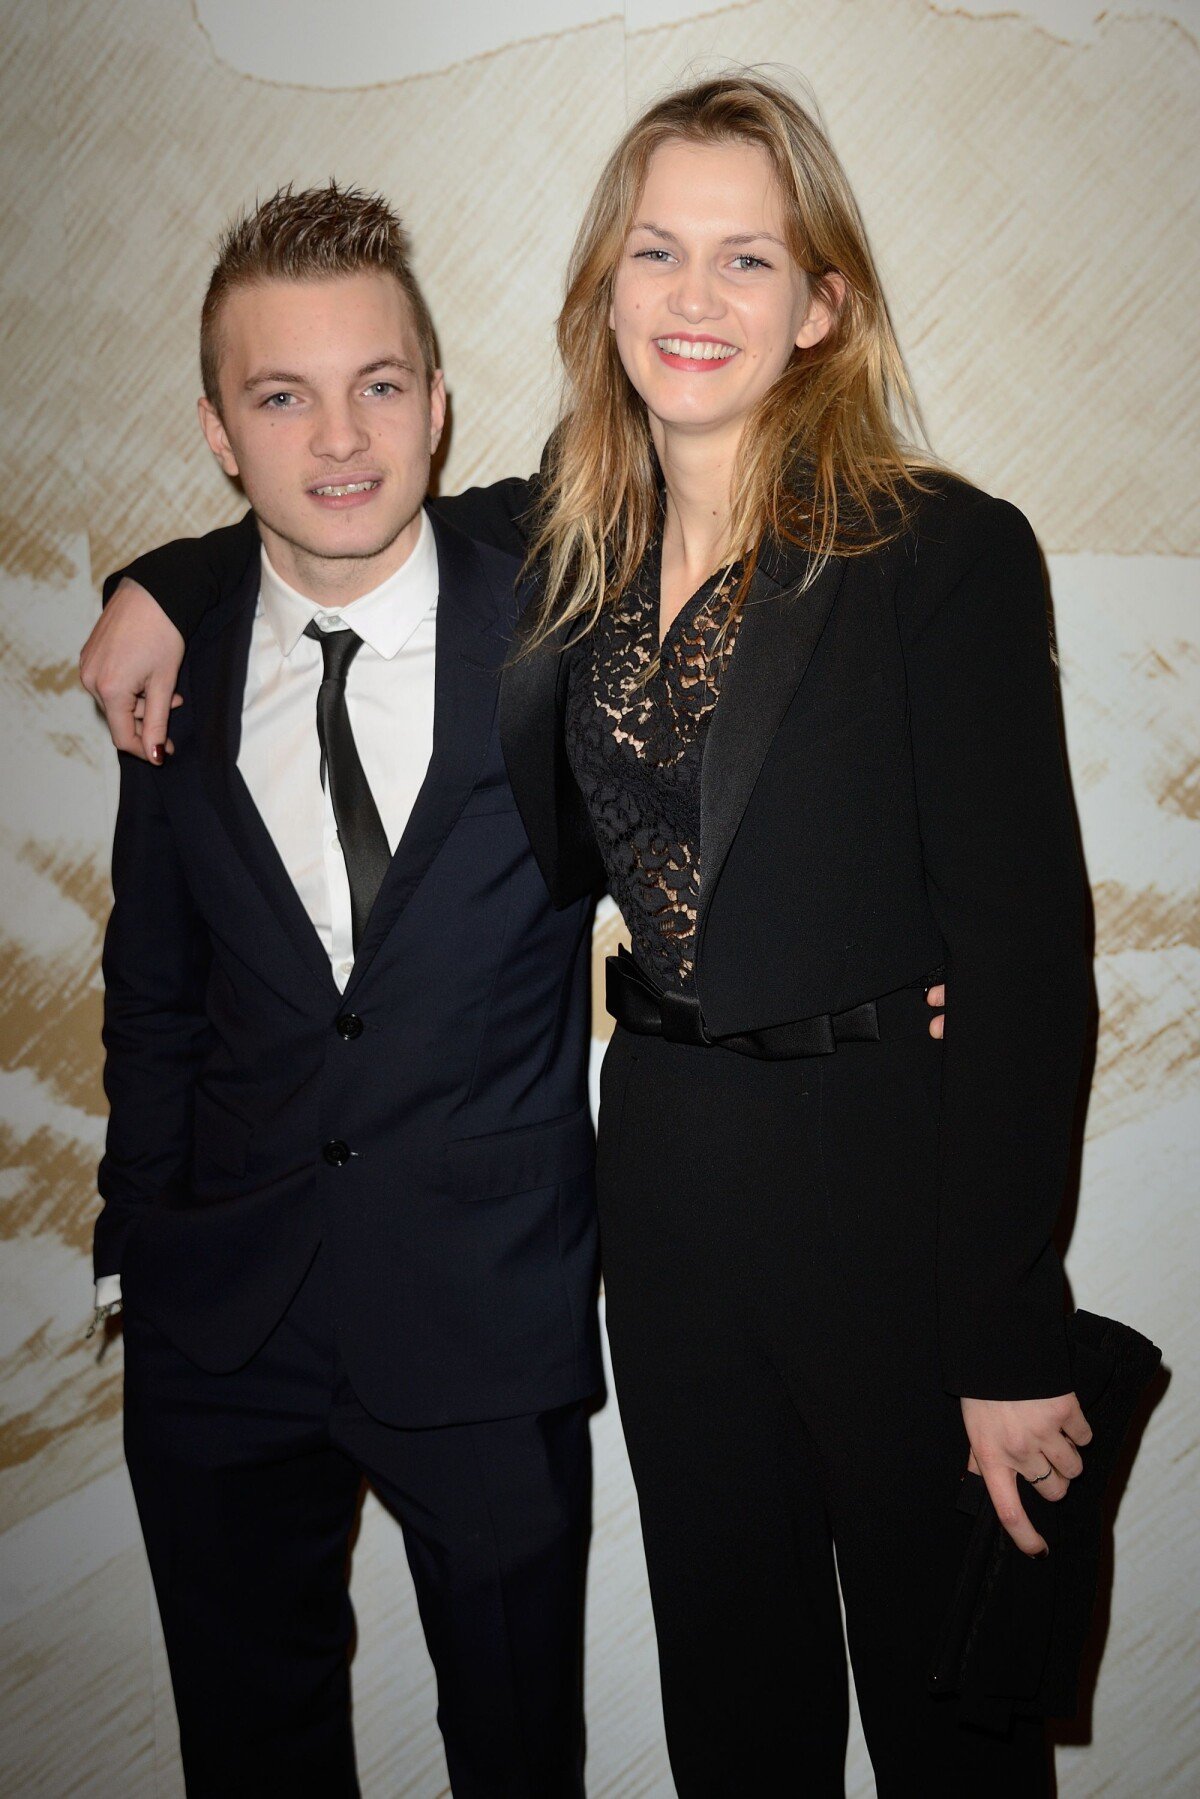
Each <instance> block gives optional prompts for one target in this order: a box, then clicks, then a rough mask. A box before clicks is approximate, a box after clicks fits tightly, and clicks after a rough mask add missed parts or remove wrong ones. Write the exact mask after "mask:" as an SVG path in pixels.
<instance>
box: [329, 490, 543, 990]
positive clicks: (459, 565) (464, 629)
mask: <svg viewBox="0 0 1200 1799" xmlns="http://www.w3.org/2000/svg"><path fill="white" fill-rule="evenodd" d="M428 517H429V520H430V523H431V524H432V526H433V534H434V540H435V542H436V544H437V558H438V608H437V637H436V648H435V651H434V700H433V750H432V753H431V755H430V758H429V768H428V770H427V772H426V775H425V779H424V781H423V782H422V784H421V789H420V791H419V793H418V794H417V798H416V801H415V802H414V805H413V809H412V812H411V814H410V815H409V819H408V823H407V824H406V826H405V827H404V834H403V836H402V837H401V839H400V842H399V843H398V844H397V846H396V853H395V855H394V856H393V857H392V860H391V863H390V865H389V867H388V871H387V874H386V875H385V876H384V879H383V885H382V886H381V887H380V889H379V893H378V895H377V896H376V900H375V904H374V906H373V908H372V910H371V916H370V918H369V919H368V920H367V928H366V930H365V932H364V933H363V939H362V942H361V943H360V944H359V947H358V953H357V955H356V956H355V960H354V972H353V973H352V974H351V976H350V980H349V982H348V984H347V987H346V994H347V996H349V995H350V993H351V992H352V991H353V989H354V987H355V986H356V985H357V983H358V981H359V980H360V979H361V977H362V975H363V972H364V971H365V969H366V968H367V967H368V966H369V964H370V963H371V961H372V960H373V958H374V957H375V955H376V953H377V952H378V950H379V947H380V945H381V944H382V943H383V941H384V939H385V938H386V937H387V935H388V932H389V931H390V930H391V929H392V927H393V926H394V925H395V924H396V922H397V920H398V919H399V918H400V916H401V914H402V913H403V911H404V908H405V906H406V905H407V904H408V902H409V900H410V899H411V898H412V896H413V894H414V893H415V892H416V889H417V887H418V886H419V885H420V883H421V881H422V880H423V878H424V876H425V874H426V871H427V870H428V868H429V865H430V863H431V862H432V861H433V859H434V857H435V856H436V855H437V853H438V851H439V849H440V848H441V847H442V844H443V843H444V842H445V840H446V838H447V837H448V835H449V834H450V832H451V830H452V829H453V828H454V825H455V822H456V821H457V818H458V815H459V813H460V812H461V811H462V809H463V807H464V805H465V804H466V802H467V800H468V799H469V798H470V795H471V790H472V788H473V787H474V785H475V782H476V780H477V778H478V775H479V770H480V767H481V765H482V763H483V759H484V756H485V754H486V751H487V746H488V740H489V738H490V737H491V733H492V725H493V723H494V721H495V716H496V697H497V693H498V690H499V685H500V681H499V671H500V665H501V663H502V662H503V660H504V658H505V655H506V654H507V652H508V648H509V644H508V641H507V639H506V637H505V635H504V632H503V629H502V626H501V619H502V617H503V612H502V606H503V603H504V596H502V595H500V594H498V593H497V592H496V591H495V589H494V588H493V586H492V582H491V579H490V578H489V575H488V572H487V570H486V569H485V567H484V565H483V561H482V559H481V557H480V555H479V552H478V550H477V549H476V548H475V546H474V544H473V543H472V542H471V540H470V538H468V537H464V536H463V534H462V533H461V532H460V531H456V530H454V528H453V527H452V526H450V525H447V524H445V523H444V522H443V521H442V520H441V519H439V518H436V517H435V516H434V515H433V514H432V513H430V514H428Z"/></svg>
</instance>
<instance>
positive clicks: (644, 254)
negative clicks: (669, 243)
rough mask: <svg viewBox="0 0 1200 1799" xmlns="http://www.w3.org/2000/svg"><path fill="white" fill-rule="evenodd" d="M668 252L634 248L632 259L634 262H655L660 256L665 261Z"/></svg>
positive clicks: (668, 254)
mask: <svg viewBox="0 0 1200 1799" xmlns="http://www.w3.org/2000/svg"><path fill="white" fill-rule="evenodd" d="M670 254H671V252H670V251H669V250H635V251H634V252H633V260H634V261H635V262H656V261H657V260H658V259H659V257H661V258H662V260H663V261H664V262H666V260H667V258H668V257H669V256H670Z"/></svg>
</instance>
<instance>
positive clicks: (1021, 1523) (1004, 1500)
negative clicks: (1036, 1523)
mask: <svg viewBox="0 0 1200 1799" xmlns="http://www.w3.org/2000/svg"><path fill="white" fill-rule="evenodd" d="M980 1472H981V1473H982V1475H983V1478H984V1481H985V1483H986V1485H987V1490H988V1492H989V1494H990V1495H991V1500H992V1504H993V1505H994V1506H995V1508H996V1516H997V1518H999V1520H1000V1522H1001V1524H1002V1525H1003V1526H1004V1528H1005V1530H1006V1531H1007V1532H1008V1534H1009V1536H1010V1537H1011V1538H1012V1540H1013V1542H1014V1543H1015V1544H1016V1546H1017V1548H1018V1549H1019V1550H1020V1551H1021V1553H1022V1554H1023V1555H1034V1556H1037V1555H1046V1554H1048V1553H1049V1550H1048V1547H1047V1544H1046V1540H1045V1538H1044V1537H1042V1536H1040V1535H1039V1534H1038V1532H1037V1531H1036V1530H1034V1528H1033V1525H1032V1524H1031V1523H1030V1522H1029V1519H1028V1518H1027V1516H1026V1515H1025V1507H1024V1506H1023V1505H1022V1504H1021V1498H1020V1494H1019V1493H1018V1491H1017V1471H1016V1469H1015V1468H1008V1467H1006V1466H1005V1465H1004V1464H1003V1463H1002V1462H994V1463H990V1464H988V1465H986V1466H985V1467H983V1468H982V1469H981V1470H980Z"/></svg>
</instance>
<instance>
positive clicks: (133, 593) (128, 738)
mask: <svg viewBox="0 0 1200 1799" xmlns="http://www.w3.org/2000/svg"><path fill="white" fill-rule="evenodd" d="M183 649H184V644H183V638H182V636H181V635H180V633H179V632H178V631H177V630H176V629H175V626H174V625H173V624H172V623H171V621H170V619H169V618H168V617H167V615H166V613H165V612H164V611H163V609H162V607H161V606H160V605H159V603H158V601H157V600H156V599H155V598H154V595H153V594H150V593H147V592H146V589H145V588H144V587H139V586H138V584H137V582H136V581H130V580H124V581H122V582H121V584H120V586H119V587H118V588H117V591H116V593H114V595H113V597H112V599H111V600H110V601H109V602H108V605H107V606H106V607H105V608H104V611H103V612H102V613H101V615H100V618H99V620H98V622H97V624H96V628H95V630H94V631H93V632H92V634H91V636H90V637H89V638H88V640H87V642H86V643H85V644H84V646H83V652H82V654H81V656H80V658H79V678H80V680H81V681H82V682H83V685H84V686H85V687H86V688H87V690H88V692H89V693H90V694H91V695H92V698H93V699H95V700H98V701H99V703H100V705H101V706H102V707H103V708H104V716H105V719H106V720H107V722H108V728H109V731H110V732H111V734H112V740H113V742H114V743H115V744H116V746H117V748H118V749H119V750H127V751H128V752H129V754H130V755H133V756H140V757H141V758H142V760H143V761H145V762H153V763H156V764H159V765H161V763H162V760H163V756H164V754H168V753H169V752H170V751H171V750H172V749H173V748H174V745H173V744H172V743H171V741H170V739H169V738H168V736H167V725H168V722H169V720H170V716H171V712H172V710H173V708H174V707H176V706H182V704H183V701H182V700H181V699H180V697H179V695H178V694H177V693H176V692H175V678H176V676H177V675H178V673H179V665H180V663H181V662H182V661H183Z"/></svg>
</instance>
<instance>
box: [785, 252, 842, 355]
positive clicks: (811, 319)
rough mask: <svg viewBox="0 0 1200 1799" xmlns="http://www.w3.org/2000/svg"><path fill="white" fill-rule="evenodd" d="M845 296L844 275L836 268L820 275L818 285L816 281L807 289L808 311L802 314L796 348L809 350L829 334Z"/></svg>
mask: <svg viewBox="0 0 1200 1799" xmlns="http://www.w3.org/2000/svg"><path fill="white" fill-rule="evenodd" d="M845 298H846V277H845V276H844V275H843V274H840V273H839V271H838V270H837V269H830V271H829V273H828V274H827V275H823V276H822V277H821V282H820V285H819V286H818V285H817V284H816V283H813V285H812V286H811V287H810V289H809V298H808V311H807V312H806V313H805V315H804V323H803V324H802V325H801V327H800V329H799V331H798V332H797V333H796V348H797V349H798V350H811V349H812V347H813V345H814V344H819V343H820V342H821V340H822V339H823V338H826V337H828V336H829V333H830V331H831V330H832V329H833V327H834V325H835V324H836V322H837V316H838V313H839V312H840V311H841V310H842V305H843V303H844V301H845Z"/></svg>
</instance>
